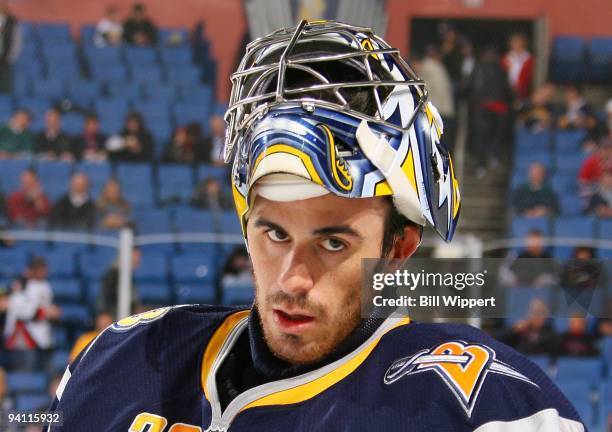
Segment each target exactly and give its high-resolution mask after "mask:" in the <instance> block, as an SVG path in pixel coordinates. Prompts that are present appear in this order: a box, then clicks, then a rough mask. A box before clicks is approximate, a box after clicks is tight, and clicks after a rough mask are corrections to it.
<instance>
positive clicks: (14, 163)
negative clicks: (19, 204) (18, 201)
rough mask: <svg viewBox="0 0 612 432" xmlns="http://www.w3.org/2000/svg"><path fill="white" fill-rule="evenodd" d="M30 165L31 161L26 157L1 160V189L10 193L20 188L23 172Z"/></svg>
mask: <svg viewBox="0 0 612 432" xmlns="http://www.w3.org/2000/svg"><path fill="white" fill-rule="evenodd" d="M29 167H30V161H29V160H25V159H4V160H0V172H1V173H2V176H0V191H3V192H4V193H5V194H9V193H11V192H14V191H15V190H17V189H19V185H20V179H19V177H20V176H21V173H22V172H23V171H24V170H26V169H28V168H29Z"/></svg>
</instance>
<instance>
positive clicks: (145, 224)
mask: <svg viewBox="0 0 612 432" xmlns="http://www.w3.org/2000/svg"><path fill="white" fill-rule="evenodd" d="M134 220H135V221H136V224H137V226H136V228H137V230H138V233H139V234H158V233H170V232H172V231H173V227H172V219H171V217H170V213H169V212H168V211H167V210H164V209H136V210H134Z"/></svg>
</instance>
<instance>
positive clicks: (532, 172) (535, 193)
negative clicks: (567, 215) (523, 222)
mask: <svg viewBox="0 0 612 432" xmlns="http://www.w3.org/2000/svg"><path fill="white" fill-rule="evenodd" d="M528 178H529V180H528V181H527V183H525V184H523V185H521V186H519V187H518V189H516V190H515V191H514V192H513V193H512V207H513V210H514V211H515V212H516V213H517V214H518V215H520V216H526V217H543V216H554V215H556V214H558V213H559V199H558V198H557V193H556V192H555V191H554V190H553V189H552V188H551V187H550V185H549V184H548V182H547V181H546V168H544V165H542V164H541V163H539V162H535V163H532V164H531V165H530V166H529V172H528Z"/></svg>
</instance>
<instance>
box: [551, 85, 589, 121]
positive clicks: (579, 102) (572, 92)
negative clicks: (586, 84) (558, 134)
mask: <svg viewBox="0 0 612 432" xmlns="http://www.w3.org/2000/svg"><path fill="white" fill-rule="evenodd" d="M564 97H565V107H564V111H563V113H562V114H561V116H560V117H559V119H558V120H557V127H558V128H559V129H581V128H590V127H593V126H594V125H595V124H596V120H595V118H594V116H593V112H592V110H591V107H590V106H589V105H588V104H587V103H586V101H585V100H584V98H583V97H582V94H581V93H580V89H579V88H578V86H576V85H568V86H567V87H565V95H564Z"/></svg>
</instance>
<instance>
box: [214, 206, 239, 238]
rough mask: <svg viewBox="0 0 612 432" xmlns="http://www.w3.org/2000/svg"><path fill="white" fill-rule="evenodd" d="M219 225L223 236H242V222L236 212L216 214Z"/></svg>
mask: <svg viewBox="0 0 612 432" xmlns="http://www.w3.org/2000/svg"><path fill="white" fill-rule="evenodd" d="M215 217H217V223H218V226H219V228H220V232H222V233H223V234H240V235H242V228H241V227H240V221H239V220H238V215H237V214H236V212H235V211H223V212H221V213H219V214H216V215H215Z"/></svg>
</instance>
